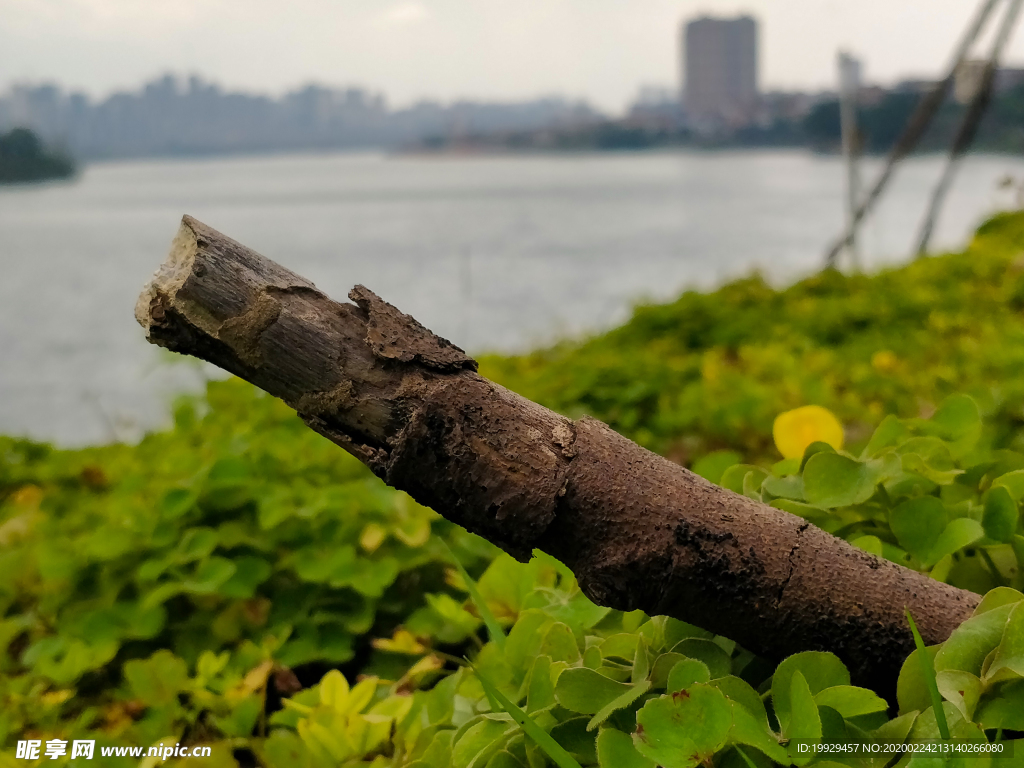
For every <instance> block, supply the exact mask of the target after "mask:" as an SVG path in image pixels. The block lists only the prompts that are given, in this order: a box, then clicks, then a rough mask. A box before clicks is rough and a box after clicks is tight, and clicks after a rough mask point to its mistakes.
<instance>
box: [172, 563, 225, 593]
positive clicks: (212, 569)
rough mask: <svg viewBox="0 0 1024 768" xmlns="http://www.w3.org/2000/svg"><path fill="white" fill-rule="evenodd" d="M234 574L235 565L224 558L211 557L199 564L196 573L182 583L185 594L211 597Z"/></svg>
mask: <svg viewBox="0 0 1024 768" xmlns="http://www.w3.org/2000/svg"><path fill="white" fill-rule="evenodd" d="M234 574H235V564H234V563H233V562H231V561H230V560H228V559H227V558H226V557H211V558H208V559H207V560H204V561H203V562H202V563H200V565H199V567H198V568H196V572H195V573H194V574H193V575H192V578H191V579H188V580H186V581H184V582H183V583H182V585H183V587H184V588H185V590H186V591H187V592H192V593H193V594H197V595H212V594H213V593H214V592H216V591H217V589H218V587H220V586H221V585H222V584H224V583H225V582H226V581H227V580H228V579H230V578H231V577H232V576H234Z"/></svg>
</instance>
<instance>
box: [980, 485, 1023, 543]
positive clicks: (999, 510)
mask: <svg viewBox="0 0 1024 768" xmlns="http://www.w3.org/2000/svg"><path fill="white" fill-rule="evenodd" d="M1019 518H1020V516H1019V513H1018V511H1017V502H1015V501H1014V500H1013V497H1012V496H1011V495H1010V492H1009V491H1008V490H1007V489H1006V488H1005V487H1004V486H996V487H993V488H990V489H989V492H988V493H987V494H986V495H985V514H984V517H983V518H982V525H983V526H984V528H985V535H986V536H988V537H989V538H990V539H994V540H995V541H1002V542H1011V541H1013V535H1014V534H1015V533H1016V532H1017V523H1018V521H1019Z"/></svg>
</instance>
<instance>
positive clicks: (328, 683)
mask: <svg viewBox="0 0 1024 768" xmlns="http://www.w3.org/2000/svg"><path fill="white" fill-rule="evenodd" d="M348 691H349V689H348V680H346V679H345V676H344V675H343V674H341V672H339V671H338V670H336V669H332V670H331V671H330V672H328V673H327V674H326V675H324V677H323V679H322V680H321V681H320V702H321V703H322V704H323V705H324V706H327V707H333V708H334V709H343V708H344V707H345V702H347V701H348Z"/></svg>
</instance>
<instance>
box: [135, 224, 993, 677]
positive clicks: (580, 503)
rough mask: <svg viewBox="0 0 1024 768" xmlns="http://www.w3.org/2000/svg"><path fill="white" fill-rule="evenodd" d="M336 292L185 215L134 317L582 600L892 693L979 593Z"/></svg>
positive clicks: (362, 291)
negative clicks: (506, 379)
mask: <svg viewBox="0 0 1024 768" xmlns="http://www.w3.org/2000/svg"><path fill="white" fill-rule="evenodd" d="M349 297H350V298H351V299H352V300H353V301H354V302H355V304H354V305H353V304H347V303H338V302H335V301H332V300H331V299H330V298H328V297H327V296H325V295H324V294H323V293H321V292H320V291H318V290H317V289H316V287H315V286H314V285H313V284H312V283H310V282H309V281H308V280H305V279H304V278H302V277H299V276H298V275H295V274H294V273H292V272H289V271H288V270H287V269H284V268H283V267H281V266H279V265H277V264H275V263H274V262H272V261H270V260H268V259H265V258H264V257H262V256H260V255H259V254H257V253H255V252H254V251H252V250H250V249H249V248H246V247H245V246H243V245H241V244H239V243H236V242H235V241H233V240H231V239H229V238H227V237H225V236H224V235H222V234H220V233H219V232H217V231H215V230H213V229H211V228H209V227H207V226H205V225H204V224H201V223H200V222H198V221H196V220H195V219H192V218H190V217H188V216H186V217H185V218H184V219H183V221H182V226H181V229H180V231H179V233H178V235H177V237H176V238H175V240H174V244H173V246H172V250H171V255H170V257H169V258H168V260H167V262H166V263H165V264H164V265H163V266H162V267H161V268H160V271H159V272H158V273H157V274H156V276H155V277H154V279H153V281H152V282H151V283H150V284H149V285H148V286H147V287H146V289H145V291H144V292H143V294H142V296H140V298H139V303H138V306H137V308H136V317H137V319H138V321H139V322H140V323H141V324H142V326H143V327H144V328H145V329H146V333H147V337H148V339H149V340H150V341H151V342H153V343H155V344H159V345H161V346H164V347H167V348H168V349H171V350H174V351H176V352H181V353H183V354H189V355H194V356H196V357H200V358H202V359H204V360H208V361H209V362H211V363H213V364H215V365H218V366H220V367H221V368H224V369H226V370H228V371H230V372H231V373H234V374H235V375H237V376H240V377H242V378H244V379H246V380H248V381H251V382H252V383H254V384H255V385H257V386H258V387H260V388H262V389H264V390H266V391H267V392H269V393H271V394H272V395H275V396H277V397H280V398H281V399H283V400H284V401H285V402H287V403H288V404H289V405H290V406H291V407H293V408H295V410H296V411H297V412H298V413H299V415H300V416H301V417H302V419H303V420H304V421H305V422H306V424H308V425H309V426H310V427H311V428H312V429H314V430H316V431H317V432H319V433H320V434H322V435H324V436H325V437H327V438H328V439H330V440H332V441H333V442H335V443H337V444H338V445H339V446H341V447H342V448H344V449H345V450H347V451H349V452H350V453H352V454H353V455H354V456H356V457H357V458H359V459H360V460H361V461H363V462H364V463H366V464H367V465H368V466H369V467H370V468H371V469H372V470H373V472H374V473H375V474H377V475H378V476H379V477H381V478H382V479H383V480H384V481H385V482H387V483H388V484H389V485H392V486H394V487H395V488H399V489H401V490H404V491H406V492H408V493H409V494H410V495H411V496H412V497H413V498H415V499H416V500H417V501H419V502H420V503H422V504H425V505H428V506H430V507H433V508H434V509H435V510H437V511H438V512H440V513H441V514H442V515H444V516H445V517H447V518H448V519H449V520H452V521H454V522H456V523H458V524H460V525H463V526H465V527H466V528H467V529H469V530H471V531H473V532H475V533H478V534H480V535H481V536H483V537H485V538H487V539H489V540H490V541H492V542H494V543H496V544H498V545H499V546H500V547H502V548H503V549H505V550H506V551H507V552H509V553H510V554H512V555H513V556H515V557H517V558H519V559H520V560H525V559H527V558H528V557H529V555H530V553H531V551H532V550H533V549H534V548H539V549H541V550H543V551H545V552H548V553H550V554H551V555H553V556H555V557H557V558H559V559H560V560H561V561H562V562H564V563H565V564H566V565H567V566H568V567H569V568H571V569H572V571H573V572H574V573H575V574H576V577H577V579H578V580H579V584H580V587H581V588H582V589H583V591H584V592H585V593H586V594H587V595H588V596H589V597H590V598H591V599H592V600H594V601H595V602H597V603H599V604H602V605H607V606H611V607H613V608H618V609H621V610H634V609H638V608H639V609H643V610H644V611H646V612H648V613H651V614H665V615H669V616H674V617H676V618H679V619H682V620H684V621H687V622H690V623H693V624H697V625H699V626H701V627H704V628H706V629H709V630H711V631H714V632H717V633H720V634H723V635H727V636H728V637H730V638H732V639H734V640H736V641H737V642H739V643H740V644H742V645H743V646H744V647H746V648H748V649H750V650H752V651H754V652H756V653H759V654H762V655H764V656H767V657H769V658H782V657H784V656H786V655H789V654H792V653H795V652H797V651H803V650H827V651H832V652H833V653H835V654H837V655H838V656H839V657H840V658H841V659H842V660H843V661H844V662H845V663H846V664H847V666H848V667H849V668H850V670H851V673H852V676H853V679H854V681H855V682H857V683H858V684H861V685H866V686H869V687H872V688H875V689H876V690H879V691H880V692H883V693H887V694H891V691H892V688H893V686H894V685H895V680H896V675H897V673H898V671H899V666H900V664H901V663H902V660H903V659H904V658H905V657H906V655H907V654H908V653H909V652H910V651H911V650H912V649H913V647H914V644H913V639H912V636H911V634H910V630H909V628H908V627H907V625H906V620H905V618H904V614H903V610H904V607H905V606H906V607H909V608H910V610H911V612H912V613H913V615H914V618H915V620H916V621H917V623H918V627H919V628H920V630H921V633H922V635H923V636H924V639H925V642H926V643H929V644H932V643H938V642H941V641H943V640H945V639H946V638H947V637H948V636H949V634H950V632H952V630H953V629H954V628H955V627H956V626H957V625H958V624H959V623H960V622H962V621H963V620H964V619H966V618H967V617H968V616H969V615H970V614H971V612H972V611H973V609H974V608H975V606H976V605H977V604H978V600H979V598H978V596H977V595H974V594H972V593H970V592H965V591H963V590H959V589H956V588H954V587H951V586H948V585H946V584H942V583H940V582H936V581H933V580H931V579H929V578H927V577H925V576H923V575H921V574H919V573H916V572H914V571H911V570H908V569H906V568H902V567H900V566H898V565H895V564H893V563H890V562H888V561H886V560H881V559H879V558H876V557H874V556H872V555H870V554H867V553H866V552H862V551H861V550H858V549H856V548H854V547H851V546H850V545H848V544H847V543H846V542H844V541H842V540H840V539H837V538H835V537H833V536H832V535H830V534H828V533H826V532H824V531H822V530H820V529H818V528H816V527H814V526H812V525H810V524H809V523H807V522H806V521H804V520H803V519H802V518H799V517H796V516H794V515H790V514H787V513H785V512H782V511H780V510H777V509H774V508H771V507H768V506H767V505H764V504H761V503H758V502H755V501H753V500H751V499H748V498H746V497H744V496H739V495H737V494H735V493H732V492H730V491H727V490H725V489H722V488H719V487H718V486H715V485H712V484H711V483H708V482H706V481H705V480H703V479H702V478H700V477H698V476H697V475H694V474H693V473H691V472H689V471H688V470H686V469H684V468H682V467H680V466H678V465H676V464H674V463H672V462H669V461H667V460H665V459H663V458H661V457H659V456H657V455H655V454H653V453H651V452H649V451H647V450H645V449H643V448H641V447H639V446H637V445H636V444H634V443H632V442H630V441H629V440H627V439H626V438H624V437H622V436H620V435H618V434H616V433H615V432H613V431H612V430H611V429H610V428H608V427H607V426H606V425H604V424H602V423H601V422H599V421H597V420H595V419H591V418H588V417H584V418H582V419H579V420H577V421H570V420H568V419H566V418H564V417H562V416H560V415H558V414H556V413H554V412H553V411H550V410H548V409H547V408H544V407H542V406H540V405H537V404H536V403H533V402H531V401H529V400H526V399H524V398H522V397H520V396H519V395H517V394H515V393H513V392H510V391H509V390H507V389H504V388H503V387H500V386H498V385H497V384H495V383H493V382H491V381H488V380H487V379H485V378H483V377H481V376H480V375H479V374H477V373H476V369H477V365H476V362H475V361H474V360H473V359H472V358H470V357H469V356H468V355H466V353H465V352H463V351H462V350H461V349H459V348H458V347H456V346H455V345H453V344H452V343H451V342H449V341H447V340H445V339H441V338H439V337H437V336H435V335H434V334H432V333H431V332H430V331H428V330H427V329H426V328H424V327H423V326H422V325H420V324H419V323H417V322H416V321H415V320H414V319H413V318H411V317H409V316H408V315H405V314H403V313H402V312H400V311H399V310H398V309H396V308H395V307H393V306H391V305H390V304H388V303H387V302H385V301H383V300H382V299H380V298H379V297H378V296H376V295H375V294H374V293H372V292H371V291H370V290H368V289H367V288H364V287H362V286H356V288H354V289H353V290H352V292H351V293H350V294H349Z"/></svg>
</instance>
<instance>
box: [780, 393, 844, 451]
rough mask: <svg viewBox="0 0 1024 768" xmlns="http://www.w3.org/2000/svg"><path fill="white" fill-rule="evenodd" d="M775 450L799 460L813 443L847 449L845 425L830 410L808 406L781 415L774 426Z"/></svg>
mask: <svg viewBox="0 0 1024 768" xmlns="http://www.w3.org/2000/svg"><path fill="white" fill-rule="evenodd" d="M772 436H773V437H774V438H775V447H776V448H778V449H779V453H781V454H782V455H783V457H784V458H787V459H798V458H800V457H802V456H803V455H804V451H805V450H806V449H807V446H808V445H810V444H811V443H815V442H822V443H828V444H829V445H831V446H832V447H833V448H835V449H836V450H837V451H838V450H840V449H841V448H842V447H843V425H842V424H840V423H839V419H837V418H836V417H835V416H834V415H833V414H832V412H831V411H830V410H828V409H827V408H822V407H821V406H820V405H805V406H803V407H801V408H794V409H793V410H792V411H786V412H785V413H780V414H779V415H778V416H777V417H776V419H775V425H774V426H773V427H772Z"/></svg>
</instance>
